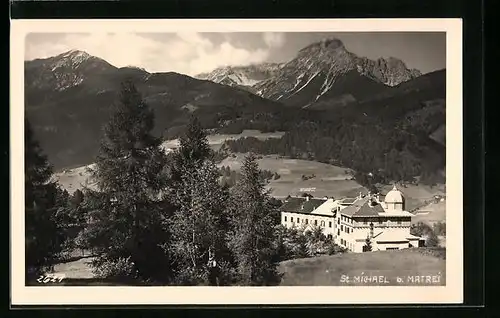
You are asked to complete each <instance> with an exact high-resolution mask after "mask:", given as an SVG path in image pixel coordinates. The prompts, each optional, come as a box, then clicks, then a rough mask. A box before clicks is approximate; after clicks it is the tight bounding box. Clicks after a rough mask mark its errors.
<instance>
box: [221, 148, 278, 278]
mask: <svg viewBox="0 0 500 318" xmlns="http://www.w3.org/2000/svg"><path fill="white" fill-rule="evenodd" d="M272 209H273V206H272V205H271V203H270V196H269V194H268V192H267V191H265V189H264V183H263V180H262V178H261V175H260V171H259V168H258V164H257V161H256V157H255V156H254V155H253V154H249V155H248V156H247V157H245V160H244V162H243V165H242V168H241V178H240V180H239V181H238V183H237V184H236V186H235V187H234V188H232V193H231V198H230V205H229V211H230V215H231V216H232V220H231V221H232V226H233V228H232V231H231V233H230V235H229V240H230V246H231V248H232V251H233V253H234V256H235V260H236V263H237V268H238V274H239V277H240V283H241V284H244V285H272V284H276V283H277V282H278V281H279V275H278V272H277V261H276V255H275V253H276V251H275V249H274V245H273V243H274V241H275V232H274V225H273V217H272V213H271V211H272Z"/></svg>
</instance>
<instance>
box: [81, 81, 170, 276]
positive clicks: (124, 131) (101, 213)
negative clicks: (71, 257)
mask: <svg viewBox="0 0 500 318" xmlns="http://www.w3.org/2000/svg"><path fill="white" fill-rule="evenodd" d="M114 106H115V107H114V113H113V114H112V116H111V119H110V121H109V123H108V124H107V125H106V126H105V128H104V138H103V140H102V142H101V147H100V152H99V155H98V156H97V159H96V162H95V167H94V168H93V169H92V179H93V180H95V182H96V187H97V190H95V191H94V190H90V189H87V191H86V194H85V199H84V204H83V205H84V207H85V209H86V213H88V214H89V223H88V224H87V227H86V230H85V233H84V237H85V241H86V242H87V244H88V245H89V246H92V247H93V249H94V250H95V251H96V252H97V253H98V257H97V259H96V260H95V261H94V262H93V266H94V268H95V270H96V272H100V273H104V274H105V273H109V274H110V275H118V274H117V273H116V271H106V270H105V268H106V267H110V266H112V265H113V264H121V263H123V262H124V261H126V262H129V263H130V265H131V266H130V267H131V268H133V270H129V271H128V273H127V274H128V275H136V276H137V277H138V278H140V279H144V280H147V279H155V280H162V281H165V280H168V278H169V274H170V273H169V271H168V268H170V266H169V265H170V261H169V258H168V253H166V252H165V249H164V248H163V247H164V245H165V244H167V243H168V240H169V232H168V229H167V228H166V226H165V225H166V222H165V220H166V219H167V218H168V215H169V209H168V204H167V203H166V202H163V201H162V200H160V197H161V193H162V190H163V189H164V188H165V186H166V177H165V171H164V166H165V163H166V156H165V153H164V151H163V150H162V149H161V147H160V143H161V141H160V140H159V139H158V138H156V137H154V136H153V135H152V134H151V130H152V129H153V126H154V114H153V112H152V111H151V110H150V109H149V108H148V106H147V105H146V104H145V103H144V101H143V100H142V98H141V95H140V93H139V92H138V91H137V90H136V88H135V86H134V84H133V83H132V82H129V81H127V82H124V83H122V86H121V91H120V96H119V99H118V103H116V104H115V105H114ZM153 259H154V262H152V261H151V260H153Z"/></svg>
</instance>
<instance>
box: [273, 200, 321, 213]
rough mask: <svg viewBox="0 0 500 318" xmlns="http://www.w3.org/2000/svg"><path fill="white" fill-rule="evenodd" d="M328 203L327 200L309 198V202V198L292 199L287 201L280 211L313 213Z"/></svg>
mask: <svg viewBox="0 0 500 318" xmlns="http://www.w3.org/2000/svg"><path fill="white" fill-rule="evenodd" d="M326 201H327V200H326V199H316V198H309V200H308V199H307V198H297V197H291V198H288V199H287V200H286V201H285V203H284V204H283V205H282V206H281V208H280V210H281V211H283V212H295V213H311V212H312V211H314V210H315V209H316V208H318V207H319V206H320V205H322V204H323V203H325V202H326Z"/></svg>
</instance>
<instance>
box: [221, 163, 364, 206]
mask: <svg viewBox="0 0 500 318" xmlns="http://www.w3.org/2000/svg"><path fill="white" fill-rule="evenodd" d="M243 158H244V155H243V154H234V155H233V156H230V157H228V158H226V159H224V160H223V161H222V162H221V163H220V164H219V166H229V167H230V168H231V169H232V170H236V171H238V170H240V168H241V163H242V162H243ZM259 158H260V159H259V160H258V163H259V168H260V169H263V170H270V171H272V172H277V173H278V174H279V175H280V178H279V179H278V180H271V181H270V183H269V184H268V185H267V187H268V188H270V189H271V190H272V192H271V195H272V196H274V197H278V198H282V197H286V196H288V195H292V196H294V195H300V194H302V193H310V194H312V195H313V196H315V197H325V196H328V197H332V196H333V197H335V198H337V197H345V196H356V195H358V194H359V192H363V193H366V192H367V190H366V189H365V188H364V187H363V186H361V185H359V184H358V183H357V182H356V181H354V180H351V178H352V177H351V173H352V171H351V170H350V169H346V168H342V167H337V166H332V165H329V164H325V163H320V162H316V161H308V160H299V159H286V158H280V157H277V156H272V155H268V156H259ZM302 176H306V177H312V176H314V177H312V178H310V179H308V180H303V179H302Z"/></svg>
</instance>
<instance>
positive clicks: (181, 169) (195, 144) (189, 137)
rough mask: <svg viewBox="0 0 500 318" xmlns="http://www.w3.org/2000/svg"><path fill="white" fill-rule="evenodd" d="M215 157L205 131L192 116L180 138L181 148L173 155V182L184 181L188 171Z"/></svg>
mask: <svg viewBox="0 0 500 318" xmlns="http://www.w3.org/2000/svg"><path fill="white" fill-rule="evenodd" d="M212 155H213V153H212V150H211V149H210V145H209V144H208V139H207V135H206V133H205V131H204V130H203V128H202V127H201V124H200V122H199V121H198V119H197V118H196V116H194V115H193V116H191V117H190V120H189V123H188V125H187V127H186V131H185V133H184V134H183V135H182V136H181V137H180V138H179V148H178V150H177V151H176V152H175V153H174V155H173V165H172V167H171V182H172V183H173V186H174V187H175V183H176V182H179V181H180V180H181V179H182V174H183V173H185V172H186V171H194V170H196V169H197V168H198V167H200V166H201V165H202V163H203V162H204V161H205V160H207V159H209V158H211V156H212Z"/></svg>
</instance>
